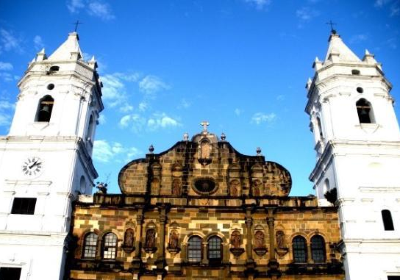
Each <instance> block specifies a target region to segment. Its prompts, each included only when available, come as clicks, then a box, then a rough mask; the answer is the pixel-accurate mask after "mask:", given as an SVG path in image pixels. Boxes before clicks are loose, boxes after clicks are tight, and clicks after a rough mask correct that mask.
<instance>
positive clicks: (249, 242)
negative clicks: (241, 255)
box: [246, 208, 254, 262]
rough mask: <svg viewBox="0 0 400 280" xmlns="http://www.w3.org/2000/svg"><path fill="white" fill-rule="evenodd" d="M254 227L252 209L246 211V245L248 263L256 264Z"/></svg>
mask: <svg viewBox="0 0 400 280" xmlns="http://www.w3.org/2000/svg"><path fill="white" fill-rule="evenodd" d="M252 225H253V218H252V217H251V208H247V209H246V231H247V244H246V254H247V262H254V260H253V257H252V255H253V234H252V231H251V227H252Z"/></svg>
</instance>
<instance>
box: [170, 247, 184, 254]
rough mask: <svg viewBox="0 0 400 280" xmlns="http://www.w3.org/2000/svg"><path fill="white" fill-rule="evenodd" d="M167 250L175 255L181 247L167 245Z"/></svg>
mask: <svg viewBox="0 0 400 280" xmlns="http://www.w3.org/2000/svg"><path fill="white" fill-rule="evenodd" d="M167 250H168V252H170V253H171V254H172V255H175V254H177V253H179V252H180V251H181V248H179V247H176V248H171V247H167Z"/></svg>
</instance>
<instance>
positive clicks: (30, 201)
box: [11, 197, 36, 215]
mask: <svg viewBox="0 0 400 280" xmlns="http://www.w3.org/2000/svg"><path fill="white" fill-rule="evenodd" d="M35 205H36V198H21V197H16V198H14V202H13V206H12V209H11V214H20V215H33V214H35Z"/></svg>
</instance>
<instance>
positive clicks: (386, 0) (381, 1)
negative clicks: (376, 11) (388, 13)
mask: <svg viewBox="0 0 400 280" xmlns="http://www.w3.org/2000/svg"><path fill="white" fill-rule="evenodd" d="M391 1H392V0H376V1H375V4H374V6H375V7H383V6H384V5H386V4H388V3H390V2H391Z"/></svg>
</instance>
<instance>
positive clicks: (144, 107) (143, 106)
mask: <svg viewBox="0 0 400 280" xmlns="http://www.w3.org/2000/svg"><path fill="white" fill-rule="evenodd" d="M138 107H139V111H140V112H144V111H146V110H147V108H148V107H149V106H148V104H147V103H146V102H144V101H142V102H140V103H139V106H138Z"/></svg>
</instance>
